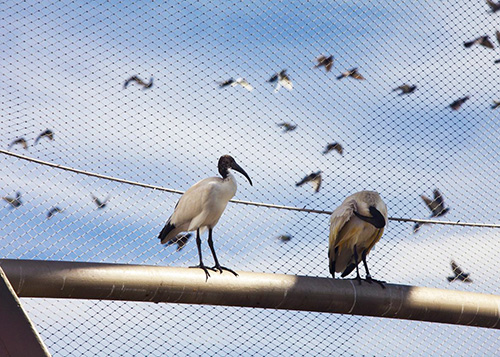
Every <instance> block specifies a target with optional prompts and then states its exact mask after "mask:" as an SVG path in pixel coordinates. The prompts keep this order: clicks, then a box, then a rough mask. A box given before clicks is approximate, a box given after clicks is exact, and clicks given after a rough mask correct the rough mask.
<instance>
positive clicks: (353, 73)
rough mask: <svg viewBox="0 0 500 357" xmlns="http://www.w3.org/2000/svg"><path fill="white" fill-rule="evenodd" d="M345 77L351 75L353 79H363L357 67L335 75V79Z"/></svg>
mask: <svg viewBox="0 0 500 357" xmlns="http://www.w3.org/2000/svg"><path fill="white" fill-rule="evenodd" d="M345 77H351V78H354V79H365V77H363V76H362V75H361V74H359V72H358V69H357V68H353V69H350V70H348V71H345V72H342V73H341V74H340V76H337V79H342V78H345Z"/></svg>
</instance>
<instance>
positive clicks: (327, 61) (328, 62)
mask: <svg viewBox="0 0 500 357" xmlns="http://www.w3.org/2000/svg"><path fill="white" fill-rule="evenodd" d="M316 61H318V64H317V65H316V66H314V67H315V68H319V67H323V66H324V67H325V70H326V71H327V72H330V70H331V69H332V66H333V56H328V57H327V56H325V55H321V56H318V57H317V58H316Z"/></svg>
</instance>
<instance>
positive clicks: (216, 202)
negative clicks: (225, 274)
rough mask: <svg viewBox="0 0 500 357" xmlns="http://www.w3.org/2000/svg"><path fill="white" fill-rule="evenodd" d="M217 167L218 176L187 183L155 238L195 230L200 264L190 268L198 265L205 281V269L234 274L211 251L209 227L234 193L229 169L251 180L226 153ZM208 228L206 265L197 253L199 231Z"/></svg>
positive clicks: (166, 237)
mask: <svg viewBox="0 0 500 357" xmlns="http://www.w3.org/2000/svg"><path fill="white" fill-rule="evenodd" d="M218 170H219V174H220V175H221V176H222V178H221V177H209V178H206V179H203V180H201V181H199V182H198V183H196V184H194V185H193V186H191V187H190V188H189V189H188V190H187V191H186V192H185V193H184V194H183V195H182V197H181V198H180V199H179V201H178V202H177V204H176V206H175V208H174V213H173V214H172V215H171V216H170V218H169V219H168V220H167V223H166V224H165V226H164V227H163V229H162V230H161V232H160V234H159V236H158V238H159V239H160V242H161V243H162V244H165V243H167V242H168V241H170V240H171V239H172V238H173V237H175V236H176V235H177V234H179V233H181V232H190V231H196V246H197V247H198V255H199V258H200V263H199V264H198V265H197V266H194V267H193V268H201V269H203V271H204V272H205V276H206V280H208V278H209V277H210V274H209V273H208V270H209V269H210V270H213V271H217V270H218V271H219V272H220V273H222V271H223V270H227V271H229V272H231V273H233V274H234V275H235V276H237V275H238V274H237V273H236V272H234V271H233V270H231V269H228V268H226V267H223V266H221V265H220V264H219V260H218V259H217V255H216V254H215V249H214V243H213V240H212V230H213V228H214V227H215V225H216V224H217V222H218V221H219V219H220V217H221V216H222V213H223V212H224V210H225V209H226V205H227V203H228V202H229V200H230V199H231V198H233V196H234V195H235V194H236V187H237V186H236V179H235V177H234V176H233V173H232V172H233V170H234V171H238V172H239V173H241V174H242V175H243V176H245V177H246V179H247V180H248V182H249V183H250V185H253V184H252V180H251V179H250V177H249V176H248V174H247V173H246V172H245V170H243V169H242V168H241V166H240V165H238V164H237V163H236V161H235V160H234V159H233V158H232V157H231V156H229V155H224V156H221V157H220V159H219V163H218ZM205 229H208V246H209V247H210V250H211V252H212V256H213V258H214V262H215V265H214V267H212V268H208V267H207V266H205V264H203V259H202V255H201V238H200V234H201V233H202V232H203V231H204V230H205Z"/></svg>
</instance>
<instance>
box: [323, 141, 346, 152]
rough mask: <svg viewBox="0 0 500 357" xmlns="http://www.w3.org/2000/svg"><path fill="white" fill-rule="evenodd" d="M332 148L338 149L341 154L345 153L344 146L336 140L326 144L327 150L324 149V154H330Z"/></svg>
mask: <svg viewBox="0 0 500 357" xmlns="http://www.w3.org/2000/svg"><path fill="white" fill-rule="evenodd" d="M332 150H335V151H337V152H338V153H339V154H340V155H343V154H344V148H343V147H342V145H340V144H339V143H337V142H335V143H330V144H328V145H327V146H326V148H325V150H324V151H323V155H326V154H328V153H329V152H330V151H332Z"/></svg>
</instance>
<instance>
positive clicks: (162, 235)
mask: <svg viewBox="0 0 500 357" xmlns="http://www.w3.org/2000/svg"><path fill="white" fill-rule="evenodd" d="M174 229H175V225H173V224H172V223H170V221H168V222H167V224H165V227H163V229H162V230H161V232H160V234H159V235H158V239H159V240H160V242H161V243H162V244H165V243H168V242H167V241H166V238H167V236H168V234H169V233H170V232H171V231H173V230H174Z"/></svg>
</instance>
